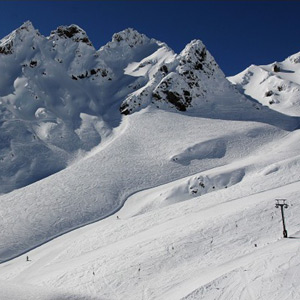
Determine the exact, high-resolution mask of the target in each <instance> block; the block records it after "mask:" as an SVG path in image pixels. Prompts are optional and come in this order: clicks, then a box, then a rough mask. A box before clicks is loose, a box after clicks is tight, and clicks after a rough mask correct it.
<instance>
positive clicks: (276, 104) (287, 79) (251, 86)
mask: <svg viewBox="0 0 300 300" xmlns="http://www.w3.org/2000/svg"><path fill="white" fill-rule="evenodd" d="M228 79H229V80H230V81H231V82H232V83H233V84H235V85H236V87H237V88H238V89H239V90H240V91H241V92H242V93H245V94H246V95H248V96H250V97H252V98H253V99H256V100H257V101H259V102H260V103H262V104H263V105H266V106H269V107H270V108H272V109H274V110H276V111H279V112H282V113H284V114H287V115H291V116H299V115H300V52H298V53H296V54H294V55H291V56H289V57H288V58H287V59H285V60H284V61H282V62H274V63H272V64H269V65H263V66H256V65H251V66H250V67H249V68H247V69H246V70H244V71H243V72H241V73H239V74H237V75H235V76H232V77H228Z"/></svg>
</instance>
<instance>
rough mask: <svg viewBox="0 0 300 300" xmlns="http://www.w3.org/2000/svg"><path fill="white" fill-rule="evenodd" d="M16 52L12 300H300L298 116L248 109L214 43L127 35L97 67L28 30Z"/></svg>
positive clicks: (4, 144) (82, 47)
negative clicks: (281, 202)
mask: <svg viewBox="0 0 300 300" xmlns="http://www.w3.org/2000/svg"><path fill="white" fill-rule="evenodd" d="M28 36H29V37H30V38H28ZM26 37H27V38H26ZM24 40H25V41H28V44H27V42H26V43H25V44H26V47H25V46H24V47H23V45H24ZM29 41H30V43H29ZM11 42H12V43H11ZM8 45H11V46H8ZM16 45H19V46H16ZM32 47H34V48H35V49H32ZM66 48H67V49H69V51H68V52H66V51H65V50H64V49H66ZM28 49H30V51H33V53H34V54H33V56H32V55H31V54H30V55H29V50H28ZM37 49H39V50H38V51H37ZM53 49H54V50H53ZM1 51H2V52H11V53H8V54H3V53H2V54H3V55H4V56H3V55H2V56H1V54H0V65H1V66H5V68H6V70H11V72H16V75H15V77H9V76H8V77H7V78H4V79H3V80H2V79H1V80H2V81H1V83H0V85H1V84H2V85H1V88H0V92H1V102H2V104H1V105H2V106H1V111H2V113H1V122H2V123H1V124H2V125H1V126H2V127H1V128H2V131H1V140H0V142H1V149H0V150H1V151H2V152H1V153H2V154H1V155H3V160H2V161H1V162H0V163H2V165H3V167H2V171H1V172H2V173H1V179H2V180H3V186H8V184H10V188H5V189H4V188H3V190H2V192H3V193H5V194H3V195H1V196H0V201H1V206H0V236H1V239H0V261H1V264H0V289H1V294H0V299H1V300H2V299H5V300H15V299H26V300H27V299H29V300H30V299H87V300H89V299H95V300H96V299H97V300H101V299H130V300H135V299H139V300H140V299H145V300H146V299H163V300H168V299H170V300H174V299H206V300H207V299H208V300H213V299H245V300H246V299H247V300H248V299H263V300H270V299H272V300H273V299H274V300H277V299H278V300H279V299H280V300H282V299H299V294H300V276H299V275H300V258H299V257H300V256H299V252H300V244H299V239H300V219H299V214H300V202H299V198H300V173H299V167H300V155H299V153H300V144H299V139H300V131H299V129H298V128H299V119H298V117H297V116H298V115H297V114H293V116H290V115H286V114H283V113H281V110H280V109H278V111H274V110H272V109H270V108H269V107H266V106H263V105H261V104H260V103H259V102H257V101H254V100H253V99H251V98H247V97H245V96H243V95H241V94H240V93H239V92H238V89H235V88H234V87H233V86H232V85H231V84H230V83H229V82H228V81H227V80H226V78H225V76H224V74H223V72H222V71H221V70H220V69H219V67H218V66H217V64H216V62H215V60H214V58H213V57H212V56H211V54H210V53H209V52H208V51H207V50H206V49H205V46H204V45H203V43H202V42H200V41H192V42H191V43H190V44H189V45H187V46H186V48H185V49H184V50H183V51H182V53H180V54H179V55H176V54H175V53H174V52H173V51H172V50H171V49H169V48H168V46H167V45H165V44H163V43H161V42H158V41H156V40H154V39H149V38H147V37H146V36H144V35H142V34H139V33H138V32H136V31H135V30H133V29H127V30H124V31H122V32H120V33H117V34H115V35H114V36H113V39H112V41H111V42H109V43H108V44H107V45H105V46H104V47H102V48H100V50H98V51H96V50H95V49H94V48H93V46H92V44H91V42H90V41H89V40H88V37H87V35H86V33H85V32H84V31H83V30H82V29H81V28H79V27H78V26H76V25H71V26H64V27H59V28H58V29H57V30H56V31H53V32H52V33H51V35H50V36H49V37H48V38H45V37H43V36H41V35H40V34H38V32H37V31H36V30H35V29H34V28H33V26H32V24H31V23H29V22H28V23H25V24H24V25H23V26H22V27H21V28H20V29H18V30H17V31H15V32H14V33H12V34H11V35H9V36H8V37H6V38H4V39H3V40H1V41H0V52H1ZM18 51H19V52H18ZM47 51H49V52H50V53H52V54H51V55H50V56H49V54H48V52H47ZM72 51H73V52H72ZM197 51H198V52H197ZM17 52H18V53H21V54H20V55H19V54H18V55H17ZM45 53H46V54H45ZM66 53H67V54H66ZM70 53H73V54H72V55H71V54H70ZM42 55H45V56H43V58H42ZM21 56H22V59H21V58H20V57H21ZM25 58H26V59H27V61H28V64H29V65H28V66H26V67H22V68H21V69H20V68H19V67H18V64H14V65H13V64H12V60H13V59H20V60H19V63H20V64H23V63H24V61H25ZM50 58H51V59H50ZM297 59H298V56H297V55H296V56H291V57H290V58H289V59H288V60H287V61H289V62H290V63H291V64H295V63H297ZM32 60H34V61H37V65H35V63H33V67H31V66H30V64H31V65H32V63H31V61H32ZM184 61H185V62H184ZM281 67H282V65H281ZM10 68H11V69H10ZM23 68H25V69H26V70H27V71H24V70H23ZM35 68H38V70H40V71H41V72H42V75H43V72H45V73H46V75H44V76H46V78H47V79H45V78H44V77H41V76H40V74H39V76H38V75H37V73H36V71H34V70H36V69H35ZM39 68H40V69H39ZM270 68H271V66H270ZM98 69H99V71H98ZM86 70H89V72H88V74H87V75H86ZM91 70H94V71H95V72H96V73H95V74H94V71H93V72H91ZM289 70H290V69H289ZM103 72H104V73H103ZM186 72H187V73H186ZM191 72H192V74H191ZM270 72H271V71H270ZM92 73H93V74H92ZM10 74H11V76H13V75H12V73H10ZM47 74H51V76H50V75H49V76H50V78H48V75H47ZM101 74H102V75H103V74H104V75H105V76H102V75H101ZM287 74H291V75H290V76H292V75H293V74H292V73H287ZM72 75H74V76H75V77H76V78H77V80H76V79H74V78H73V79H72ZM81 75H84V76H81ZM96 75H98V76H97V77H96ZM79 76H80V77H82V78H80V77H79ZM12 78H14V80H12ZM41 78H44V79H41ZM108 78H111V80H108ZM286 78H287V77H286ZM290 79H291V78H290ZM4 80H6V82H4ZM293 80H294V79H293ZM163 82H165V83H167V84H169V85H168V87H169V89H167V88H166V86H165V84H163ZM294 82H295V80H294ZM196 83H197V85H196ZM251 84H253V86H254V83H253V82H252V83H251ZM214 86H215V88H214ZM145 91H146V92H145ZM167 91H172V93H173V96H174V95H175V96H176V93H177V94H178V95H181V96H182V95H185V96H188V97H189V96H191V97H192V101H191V102H189V98H188V97H187V99H185V98H184V97H183V98H182V99H181V100H180V101H182V102H180V103H181V104H178V103H177V102H176V101H177V100H176V101H175V102H174V103H175V104H174V103H172V102H168V101H167V98H168V97H169V96H170V94H168V93H166V92H167ZM184 91H186V92H187V91H188V92H189V93H190V94H189V95H188V94H187V93H186V92H185V94H184ZM43 92H45V95H44V96H41V95H42V93H43ZM153 93H154V94H155V93H157V95H161V96H160V97H161V99H155V97H153ZM32 95H37V97H38V99H35V100H34V98H35V96H34V97H33V98H32ZM173 96H172V97H173ZM164 97H166V98H164ZM172 97H171V98H172ZM24 99H25V100H24ZM172 99H173V98H172ZM34 101H37V104H36V105H33V102H34ZM134 101H135V102H134ZM185 101H187V102H185ZM138 104H140V105H138ZM124 105H125V106H124ZM182 105H183V106H182ZM291 105H294V106H295V109H296V108H297V104H291ZM120 106H121V110H122V107H123V108H124V107H125V109H132V111H131V113H130V114H129V115H126V116H124V115H121V114H120V112H119V107H120ZM157 106H158V107H159V108H157ZM183 107H184V109H179V108H183ZM176 108H177V109H176ZM271 108H272V107H271ZM178 109H179V110H181V111H180V112H179V111H178ZM42 147H43V148H42ZM9 154H10V157H11V158H8V157H9ZM11 154H13V156H12V155H11ZM70 162H72V163H70ZM66 166H67V167H66ZM29 170H31V171H30V172H32V173H31V176H29V175H28V173H29ZM37 170H40V172H41V173H40V174H38V175H37ZM44 171H45V172H46V173H47V174H46V173H44ZM57 171H59V172H57ZM9 172H11V173H9ZM49 174H52V175H51V176H48V177H46V178H43V177H45V176H46V175H49ZM17 178H19V179H20V180H21V179H22V180H23V178H31V179H30V180H29V179H28V182H25V183H24V182H23V184H20V182H19V183H18V184H17V183H16V182H17V181H16V179H17ZM40 178H43V179H41V180H37V179H40ZM28 183H32V184H28ZM5 184H6V185H5ZM20 186H23V187H22V188H19V189H17V188H18V187H20ZM8 191H10V192H9V193H7V192H8ZM276 198H286V199H287V203H288V204H289V208H288V209H286V210H285V216H286V225H287V230H288V233H289V238H287V239H283V238H282V224H281V214H280V210H279V209H276V208H275V199H276Z"/></svg>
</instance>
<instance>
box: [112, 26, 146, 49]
mask: <svg viewBox="0 0 300 300" xmlns="http://www.w3.org/2000/svg"><path fill="white" fill-rule="evenodd" d="M149 40H150V39H149V38H148V37H147V36H146V35H144V34H142V33H139V32H138V31H136V30H135V29H133V28H127V29H125V30H122V31H120V32H118V33H115V34H114V35H113V37H112V42H115V43H120V44H124V43H126V44H128V46H129V47H131V48H132V47H134V46H136V45H142V44H144V43H145V42H147V41H149Z"/></svg>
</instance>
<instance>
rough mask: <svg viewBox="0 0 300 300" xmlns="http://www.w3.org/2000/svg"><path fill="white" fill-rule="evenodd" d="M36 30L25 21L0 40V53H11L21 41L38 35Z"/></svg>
mask: <svg viewBox="0 0 300 300" xmlns="http://www.w3.org/2000/svg"><path fill="white" fill-rule="evenodd" d="M40 35H41V34H40V33H39V31H38V30H36V29H35V28H34V27H33V25H32V23H31V22H30V21H26V22H25V23H24V24H23V25H21V26H20V27H19V28H18V29H16V30H14V31H13V32H12V33H10V34H9V35H7V36H6V37H4V38H3V39H1V40H0V54H12V53H13V52H14V48H15V46H16V45H17V44H19V43H23V41H24V40H25V39H27V38H29V39H33V38H34V37H36V36H40Z"/></svg>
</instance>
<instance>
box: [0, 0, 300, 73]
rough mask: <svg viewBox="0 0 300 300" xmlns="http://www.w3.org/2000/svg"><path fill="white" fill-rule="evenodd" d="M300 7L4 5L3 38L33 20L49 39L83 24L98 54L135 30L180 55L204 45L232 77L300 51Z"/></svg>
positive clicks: (191, 3) (265, 4) (287, 3)
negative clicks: (191, 44)
mask: <svg viewBox="0 0 300 300" xmlns="http://www.w3.org/2000/svg"><path fill="white" fill-rule="evenodd" d="M299 15H300V2H298V1H226V0H223V1H213V0H211V1H189V0H185V1H172V0H169V1H128V0H123V1H113V0H110V1H109V0H107V1H96V0H95V1H93V0H90V1H42V0H40V1H26V0H22V1H1V0H0V37H1V38H2V37H4V36H5V35H7V34H8V33H10V32H11V31H12V30H14V29H16V28H17V27H19V26H20V25H21V24H22V23H23V22H24V21H26V20H30V21H32V22H33V25H34V26H35V28H37V29H39V31H40V32H41V33H42V34H43V35H46V36H48V35H49V33H50V31H51V30H53V29H55V28H56V27H58V26H59V25H69V24H77V25H79V26H80V27H82V28H83V29H84V30H85V31H86V32H87V34H88V36H89V37H90V40H91V41H92V42H93V44H94V46H95V47H96V48H99V47H100V46H102V45H104V44H105V43H106V42H108V41H109V40H110V39H111V36H112V35H113V33H115V32H118V31H121V30H123V29H125V28H127V27H133V28H135V29H136V30H138V31H139V32H141V33H144V34H146V35H147V36H148V37H153V38H156V39H158V40H161V41H163V42H166V43H167V44H168V45H169V46H170V47H171V48H173V49H174V50H175V51H176V52H180V51H181V50H182V49H183V48H184V46H185V45H186V44H187V43H188V42H190V41H191V40H192V39H201V40H202V41H203V42H204V44H206V46H207V48H208V50H209V51H210V52H211V53H212V55H213V56H214V57H215V59H216V60H217V62H218V63H219V65H220V66H221V68H222V69H223V71H224V72H225V74H226V75H234V74H236V73H238V72H240V71H242V70H243V69H245V68H246V67H247V66H249V65H250V64H267V63H271V62H273V61H275V60H278V61H280V60H283V59H284V58H286V57H287V56H289V55H291V54H294V53H296V52H299V51H300V44H299V41H300V17H299Z"/></svg>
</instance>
